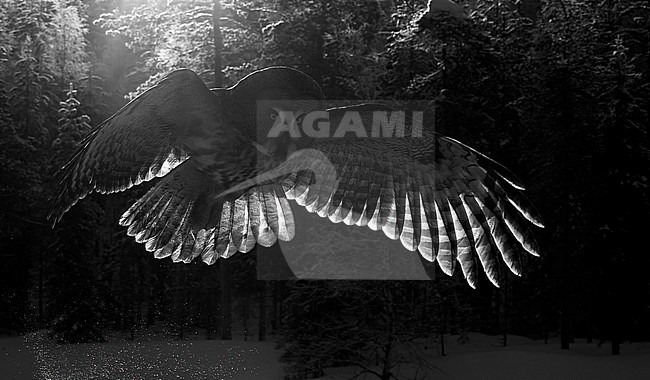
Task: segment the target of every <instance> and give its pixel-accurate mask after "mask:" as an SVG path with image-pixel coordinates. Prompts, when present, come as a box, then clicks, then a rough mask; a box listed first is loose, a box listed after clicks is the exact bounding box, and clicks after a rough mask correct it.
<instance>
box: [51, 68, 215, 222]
mask: <svg viewBox="0 0 650 380" xmlns="http://www.w3.org/2000/svg"><path fill="white" fill-rule="evenodd" d="M217 102H218V98H217V96H215V95H214V94H213V93H211V92H210V90H209V89H208V88H207V87H206V86H205V85H204V84H203V82H202V81H201V79H200V78H199V77H198V76H197V75H196V74H195V73H194V72H192V71H190V70H178V71H174V72H172V73H170V74H169V75H168V76H167V77H165V78H164V79H163V80H162V81H161V82H160V83H158V84H157V85H156V86H155V87H152V88H151V89H149V90H147V91H146V92H144V93H143V94H142V95H140V96H138V97H137V98H136V99H134V100H132V101H131V102H130V103H128V104H127V105H126V106H124V107H123V108H122V109H121V110H120V111H118V112H117V113H116V114H115V115H113V116H112V117H111V118H109V119H107V120H106V121H104V122H103V123H102V124H101V125H99V126H98V127H97V128H96V129H95V130H94V131H93V132H92V133H91V134H90V135H88V136H87V137H86V138H84V139H83V140H82V141H81V143H80V146H79V148H78V149H77V151H76V152H75V153H74V155H73V156H72V157H71V158H70V160H69V161H68V162H67V163H66V164H65V165H64V166H63V168H61V170H60V171H59V172H58V173H57V176H56V180H57V184H56V191H55V193H54V196H53V202H54V205H53V206H54V207H53V209H52V212H51V214H50V218H54V222H56V221H58V220H59V219H60V218H61V216H62V215H63V214H64V213H65V212H66V211H67V210H69V209H70V207H72V206H73V205H74V204H75V203H76V202H77V201H78V200H79V199H82V198H84V197H85V196H86V195H88V194H89V193H91V192H93V191H97V192H100V193H112V192H117V191H122V190H125V189H128V188H130V187H132V186H135V185H138V184H139V183H141V182H143V181H149V180H151V179H152V178H154V177H162V176H164V175H165V174H167V173H169V171H170V170H172V169H173V168H174V167H176V166H178V165H179V164H180V163H182V162H183V161H184V160H186V159H187V158H188V157H189V153H190V152H188V150H189V149H188V143H191V142H194V141H205V140H207V135H208V133H210V132H211V131H214V130H215V129H216V126H217V125H219V123H220V116H219V107H218V104H217Z"/></svg>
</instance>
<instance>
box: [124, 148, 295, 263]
mask: <svg viewBox="0 0 650 380" xmlns="http://www.w3.org/2000/svg"><path fill="white" fill-rule="evenodd" d="M223 190H224V189H223V188H222V185H221V184H219V183H217V182H216V181H214V180H213V179H212V178H211V177H210V176H208V175H206V174H205V173H204V172H202V171H200V170H198V169H197V168H196V166H195V164H194V162H193V161H192V160H188V161H186V162H184V163H182V164H181V165H180V166H178V167H177V168H175V169H174V170H172V172H171V173H170V174H169V175H167V176H166V177H165V178H163V179H162V180H161V181H160V182H158V183H157V184H156V185H155V186H154V187H153V188H151V189H150V190H149V192H148V193H147V194H146V195H145V196H143V197H142V198H140V199H139V200H138V201H137V202H136V203H135V204H134V205H133V206H131V208H130V209H129V210H128V211H127V212H125V213H124V215H122V218H121V219H120V224H121V225H123V226H128V227H129V228H128V230H127V233H128V234H129V235H130V236H134V237H135V240H136V241H137V242H138V243H144V244H145V248H146V250H147V251H150V252H154V256H155V257H157V258H164V257H169V256H171V258H172V260H173V261H182V262H186V263H187V262H190V261H192V260H193V259H195V258H196V257H199V256H200V257H201V258H202V260H203V261H205V262H206V263H207V264H213V263H214V262H215V261H216V260H217V259H218V258H219V257H223V258H227V257H230V256H231V255H233V254H234V253H236V252H237V251H239V252H249V251H250V250H251V249H253V247H254V246H255V243H259V244H260V245H263V246H265V247H270V246H272V245H273V244H275V243H276V241H277V240H284V241H287V240H291V239H292V238H293V237H294V234H295V226H294V221H293V214H292V212H291V208H290V206H289V201H288V200H287V198H286V196H285V194H284V190H283V189H282V187H281V186H280V185H279V184H277V183H276V184H265V185H259V186H256V187H254V188H250V189H247V190H246V191H244V192H239V193H238V194H236V195H232V196H229V197H217V195H218V194H219V193H220V192H222V191H223Z"/></svg>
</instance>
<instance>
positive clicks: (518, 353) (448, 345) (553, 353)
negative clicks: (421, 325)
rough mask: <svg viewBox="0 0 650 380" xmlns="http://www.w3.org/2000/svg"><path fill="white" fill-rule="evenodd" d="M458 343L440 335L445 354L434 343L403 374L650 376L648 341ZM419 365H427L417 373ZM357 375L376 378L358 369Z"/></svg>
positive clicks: (332, 372)
mask: <svg viewBox="0 0 650 380" xmlns="http://www.w3.org/2000/svg"><path fill="white" fill-rule="evenodd" d="M469 338H470V339H469V342H468V343H464V344H461V343H459V342H458V336H449V335H447V336H445V351H446V354H447V355H446V356H440V351H439V349H438V346H436V347H435V348H433V349H429V350H424V351H421V353H423V354H424V355H425V356H426V361H427V364H426V365H421V366H420V371H419V372H418V371H417V370H416V369H415V368H413V366H412V365H403V366H402V367H401V368H400V370H399V372H400V373H402V374H403V378H404V379H503V380H506V379H517V380H519V379H571V380H576V379H590V380H591V379H650V343H647V342H646V343H635V344H629V343H628V344H623V345H622V346H621V355H620V356H611V346H610V344H609V342H607V343H605V344H603V345H601V346H600V347H599V346H598V344H597V343H591V344H587V343H586V340H584V339H576V342H575V344H571V349H570V350H568V351H567V350H560V342H559V339H552V340H549V344H544V341H543V340H542V341H535V340H531V339H528V338H525V337H519V336H512V335H510V336H508V347H501V344H500V343H499V337H494V336H487V335H482V334H473V333H471V334H469ZM422 368H427V370H426V373H423V371H422ZM359 372H360V370H359V369H358V368H354V367H344V368H330V369H328V370H326V376H324V377H321V380H326V379H327V380H334V379H336V380H339V379H349V378H351V377H353V376H354V375H355V374H358V373H359ZM358 379H359V380H363V379H377V377H376V376H367V375H362V376H359V377H358Z"/></svg>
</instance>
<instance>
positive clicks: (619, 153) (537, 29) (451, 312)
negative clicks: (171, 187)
mask: <svg viewBox="0 0 650 380" xmlns="http://www.w3.org/2000/svg"><path fill="white" fill-rule="evenodd" d="M461 3H463V4H465V5H467V8H466V9H465V13H466V15H468V17H467V18H465V19H460V20H459V19H457V18H454V17H450V16H449V15H444V14H439V13H437V14H436V13H431V14H427V15H426V16H424V17H422V14H423V13H424V12H425V9H426V3H425V2H424V1H409V2H406V1H389V0H386V1H383V0H382V1H370V0H367V1H360V2H348V1H343V0H340V1H339V0H333V1H325V0H320V1H316V0H314V1H289V0H266V1H251V0H238V1H231V0H222V2H221V4H220V6H221V8H222V9H221V11H220V16H221V17H217V18H216V21H218V22H219V23H220V26H221V27H220V29H221V35H220V36H219V35H217V36H216V38H215V35H214V34H213V25H214V23H215V18H214V17H213V10H214V7H215V4H214V3H213V2H212V1H196V0H187V1H182V2H180V1H176V2H171V3H170V4H168V2H167V1H154V0H150V1H118V0H86V1H81V0H68V1H64V0H6V1H3V2H2V3H1V4H0V82H1V84H2V85H1V87H0V104H1V105H2V108H1V109H0V133H1V135H0V257H1V259H2V267H1V269H0V329H1V332H2V333H5V334H24V333H27V332H29V331H34V330H36V329H46V330H48V331H49V332H50V336H51V337H52V339H54V340H55V341H58V342H61V343H74V342H89V341H103V340H105V338H106V334H107V332H110V331H121V332H125V333H127V334H126V336H127V337H129V338H130V339H137V338H138V336H139V334H141V333H142V331H146V330H149V329H152V328H154V327H155V328H158V329H162V331H164V332H165V334H167V336H168V337H169V338H170V339H185V338H186V335H187V332H188V331H200V332H201V336H204V337H205V338H207V339H214V338H222V339H231V338H232V326H233V323H235V322H236V323H243V324H244V325H245V326H246V329H245V330H246V333H245V338H246V339H260V340H263V339H270V338H273V339H276V340H278V341H280V342H283V344H284V347H285V350H286V354H285V356H284V360H285V361H286V363H287V365H288V367H287V371H288V373H290V374H292V376H293V375H295V376H296V377H295V378H300V377H301V376H305V375H306V374H318V373H319V371H320V370H321V369H322V367H326V366H332V365H337V364H345V363H356V362H358V363H365V362H366V361H368V360H374V361H375V362H376V363H380V364H381V363H383V364H384V365H386V366H387V365H388V364H386V363H389V361H390V355H384V356H381V357H379V358H377V357H374V356H372V355H375V354H372V355H371V354H369V353H370V352H376V349H377V348H378V347H379V348H382V349H383V350H384V351H382V352H389V353H390V350H391V347H392V346H391V345H393V344H397V343H400V342H410V341H415V340H417V339H420V338H423V337H430V338H431V339H434V340H435V339H436V337H438V336H440V335H441V334H445V333H452V334H460V335H461V336H462V335H463V334H467V332H468V331H476V332H481V333H486V334H495V335H496V334H498V335H500V336H502V342H503V344H507V336H508V334H518V335H524V336H528V337H531V338H538V339H547V338H548V337H553V336H557V335H558V334H559V335H560V337H561V345H562V348H569V347H570V345H571V343H572V341H573V339H574V338H575V337H582V338H587V339H589V341H590V342H591V340H592V339H593V340H594V344H596V343H597V342H607V344H611V346H612V352H613V353H615V354H616V353H619V343H620V342H622V341H624V340H629V341H639V340H648V339H649V338H650V324H648V323H647V322H648V321H649V320H650V278H649V276H648V274H647V272H648V268H649V267H650V252H649V248H648V244H647V243H646V242H645V239H646V238H647V237H648V233H650V228H649V227H648V226H649V224H648V215H649V212H648V211H649V207H650V196H649V195H650V192H649V190H648V185H649V178H650V173H649V171H650V169H649V168H650V140H649V139H650V137H649V136H650V135H649V133H648V126H649V125H650V124H649V123H648V112H649V99H650V85H649V83H650V80H649V79H650V69H649V68H650V66H649V61H648V59H649V54H648V47H649V46H650V45H649V44H650V40H649V30H650V21H649V18H648V12H649V11H648V9H647V8H645V9H644V8H643V7H642V6H643V5H645V2H644V1H635V0H609V1H589V0H586V1H582V2H573V1H571V2H568V1H567V2H562V1H540V0H524V1H521V2H514V1H498V2H497V1H491V0H490V1H488V0H475V1H471V2H467V1H461ZM420 18H422V20H420V21H419V23H418V20H419V19H420ZM215 41H216V42H215ZM279 64H281V65H288V66H291V67H295V68H298V69H300V70H303V71H305V72H306V73H308V74H309V75H311V76H312V77H313V78H314V79H316V81H318V82H319V83H320V84H321V85H322V87H323V90H324V92H325V94H326V96H327V97H328V98H330V99H379V100H381V99H386V100H394V99H403V100H410V99H414V100H415V99H430V100H434V101H435V102H436V104H437V108H436V125H435V127H436V130H437V131H438V132H441V133H444V134H446V135H449V136H451V137H454V138H457V139H459V140H461V141H463V142H465V143H467V144H469V145H471V146H473V147H475V148H477V149H478V150H479V151H482V152H484V153H485V154H487V155H489V156H491V157H492V158H494V159H496V160H497V161H499V162H501V163H503V164H504V165H506V166H507V167H509V168H510V169H512V171H513V172H515V173H517V175H518V176H519V177H520V178H521V179H522V180H523V182H524V183H526V184H527V185H528V190H527V192H526V194H527V196H528V197H529V198H530V199H531V200H532V201H533V203H534V204H535V205H536V206H537V208H538V210H539V211H540V213H541V214H542V217H543V219H544V222H545V225H546V228H545V229H544V230H540V229H536V232H537V237H538V242H539V244H540V246H541V250H542V254H543V255H542V257H541V258H533V257H530V258H529V259H527V260H526V261H525V273H524V275H523V277H516V276H512V275H510V274H508V276H506V277H507V278H506V281H505V283H504V284H503V285H502V286H501V287H500V288H495V287H493V286H492V285H491V284H490V283H489V281H488V280H487V278H486V277H485V276H483V277H482V278H481V279H480V281H479V283H478V288H477V290H472V289H470V288H469V287H468V286H467V285H466V284H465V282H464V280H463V279H462V276H460V275H459V274H458V273H456V276H454V277H451V278H450V277H447V276H444V275H442V274H441V273H440V272H438V275H437V276H436V278H435V280H433V281H261V280H256V272H255V267H256V259H257V255H262V254H265V251H267V249H262V248H259V249H257V250H256V252H253V253H252V254H246V255H242V254H238V255H235V257H233V258H231V259H229V260H228V261H220V262H219V263H217V264H216V265H215V266H207V265H204V264H203V263H201V262H195V263H192V264H189V265H183V264H173V263H172V262H171V261H170V260H168V259H165V260H156V259H154V258H153V257H151V255H150V254H148V253H146V252H145V251H144V248H143V246H142V245H139V244H136V243H135V242H134V241H133V239H132V238H130V237H128V236H126V234H125V231H124V229H123V228H121V227H119V226H118V224H117V221H118V219H119V216H120V215H121V213H122V212H123V211H125V210H126V209H127V207H128V206H129V205H130V204H131V203H132V202H133V201H134V200H135V199H136V198H137V197H138V196H139V195H142V194H143V193H144V191H146V189H147V188H148V186H146V185H143V186H140V187H138V188H136V189H132V190H130V191H127V192H125V193H120V194H114V195H110V196H98V195H92V196H89V197H87V198H86V199H84V200H83V201H81V202H79V203H78V204H77V205H76V206H75V207H74V208H72V209H71V210H70V212H68V213H67V214H66V215H65V216H64V218H63V219H62V220H61V222H60V223H59V224H57V225H56V227H55V228H54V229H52V227H51V225H50V223H49V222H48V221H47V220H46V216H47V214H48V212H49V203H48V197H49V196H50V195H51V193H52V191H53V183H52V180H53V175H54V173H55V172H56V169H57V168H59V167H60V166H61V165H62V164H63V163H64V162H65V160H66V158H67V157H69V155H70V154H71V152H72V151H73V149H74V144H75V143H76V142H77V141H79V140H80V139H81V138H82V137H83V136H84V135H85V134H87V133H88V131H89V130H90V128H91V126H94V125H97V124H98V123H99V122H101V121H102V120H103V119H105V118H107V117H108V116H110V115H111V114H112V113H113V112H115V111H116V110H118V109H119V107H121V106H122V105H123V104H125V103H126V102H127V100H128V98H129V97H133V96H135V95H137V94H138V93H141V92H142V91H143V90H144V89H146V88H148V87H150V86H151V85H152V84H154V83H155V82H156V81H157V80H158V79H160V78H161V77H162V76H163V75H164V74H166V73H168V72H169V71H170V70H172V69H175V68H180V67H188V68H191V69H193V70H194V71H196V72H197V73H199V74H200V75H201V76H202V78H203V79H204V80H205V82H206V84H208V85H210V86H213V85H215V84H217V85H218V84H220V82H221V84H222V85H223V86H228V85H232V84H234V83H235V82H236V81H237V80H239V79H240V78H241V77H243V76H244V75H246V74H248V73H250V72H252V71H254V70H255V69H258V68H262V67H265V66H269V65H279ZM215 67H221V68H222V69H223V70H222V71H221V73H222V75H220V72H219V71H217V74H216V75H215V70H214V68H215ZM125 95H126V97H125ZM341 249H348V250H349V249H355V248H354V247H342V248H341ZM396 254H397V253H396ZM399 254H403V252H399ZM324 257H325V258H324V259H323V260H327V256H324ZM277 265H278V270H279V271H280V270H286V267H282V266H283V263H282V262H281V260H280V261H279V262H278V263H277ZM360 265H363V263H360ZM503 272H504V273H506V272H507V270H505V266H504V271H503ZM233 318H234V320H233ZM233 321H235V322H233ZM323 331H327V334H323V333H322V332H323ZM314 342H319V344H318V345H317V346H316V345H315V344H314ZM558 349H560V347H558ZM372 358H374V359H372ZM315 359H318V360H315Z"/></svg>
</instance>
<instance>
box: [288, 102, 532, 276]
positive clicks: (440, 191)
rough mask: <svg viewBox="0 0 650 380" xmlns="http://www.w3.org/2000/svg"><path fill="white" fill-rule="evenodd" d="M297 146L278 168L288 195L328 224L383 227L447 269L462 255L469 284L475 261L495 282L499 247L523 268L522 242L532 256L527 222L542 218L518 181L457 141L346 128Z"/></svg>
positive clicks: (333, 114)
mask: <svg viewBox="0 0 650 380" xmlns="http://www.w3.org/2000/svg"><path fill="white" fill-rule="evenodd" d="M380 107H381V106H380ZM380 109H382V108H380ZM383 109H387V108H383ZM373 110H377V107H372V106H371V107H368V106H367V105H362V106H352V107H344V108H339V109H333V110H330V114H329V118H330V121H333V120H340V119H341V118H342V115H343V114H344V113H345V112H350V111H354V112H360V113H361V115H362V118H364V119H365V120H368V119H369V120H372V116H371V114H370V113H371V112H372V111H373ZM332 125H336V123H335V122H332ZM366 125H367V123H366ZM367 136H371V134H370V133H367ZM303 148H305V149H303V150H302V151H298V153H299V156H300V157H299V158H298V159H289V160H288V161H287V163H286V164H285V165H284V168H281V170H279V171H285V172H290V173H292V174H291V175H290V176H288V177H287V178H285V179H284V181H283V186H284V188H285V191H286V194H287V197H288V198H289V199H296V201H297V202H298V204H300V205H302V206H305V207H306V208H307V210H308V211H310V212H315V213H318V215H320V216H322V217H327V218H329V219H330V220H331V221H332V222H334V223H339V222H344V223H346V224H348V225H353V224H354V225H358V226H365V225H367V226H368V227H370V228H371V229H373V230H382V231H383V232H384V233H385V235H386V236H388V237H389V238H391V239H400V240H401V242H402V244H403V246H404V247H405V248H407V249H409V250H411V251H415V250H418V251H419V252H420V254H421V255H422V256H423V257H424V258H425V259H427V260H429V261H434V260H436V261H437V262H438V264H439V265H440V267H441V269H442V270H443V272H445V273H446V274H448V275H451V274H452V273H453V272H454V269H455V267H456V263H457V262H458V263H459V264H460V267H461V270H462V272H463V274H464V276H465V278H466V279H467V281H468V283H469V284H470V286H472V287H474V286H475V283H476V280H477V274H478V272H477V270H478V268H479V267H483V269H484V271H485V273H486V274H487V276H488V278H489V279H490V280H491V281H492V283H494V284H495V285H497V286H498V284H499V278H500V274H499V263H498V261H499V258H498V257H499V256H501V258H502V259H503V260H504V261H505V263H506V264H507V266H508V267H509V268H510V270H511V271H512V272H513V273H515V274H517V275H520V274H521V262H520V259H521V257H520V249H518V248H519V246H521V247H523V248H524V249H525V250H526V251H528V252H530V253H531V254H533V255H538V248H537V246H536V243H535V240H534V238H533V234H532V232H531V230H530V228H529V224H530V223H532V224H535V225H537V226H540V227H541V226H542V223H541V219H540V218H539V217H538V216H537V214H536V212H535V211H534V208H533V207H532V205H531V204H530V203H529V202H528V200H527V199H526V198H525V197H524V196H523V194H522V193H521V190H523V186H521V184H520V183H519V181H518V180H516V178H515V177H514V175H512V174H511V173H510V172H509V171H508V170H507V169H506V168H505V167H503V166H502V165H500V164H498V163H496V162H495V161H493V160H491V159H489V158H488V157H486V156H484V155H482V154H481V153H479V152H477V151H475V150H474V149H472V148H470V147H468V146H466V145H464V144H462V143H460V142H458V141H456V140H453V139H451V138H448V137H444V136H441V135H438V134H435V133H433V132H425V133H424V134H423V136H422V137H408V138H407V137H404V138H396V137H393V138H372V137H357V136H355V135H351V134H348V135H346V137H344V138H329V139H313V140H309V143H308V144H306V145H304V146H303ZM312 156H313V157H312Z"/></svg>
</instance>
